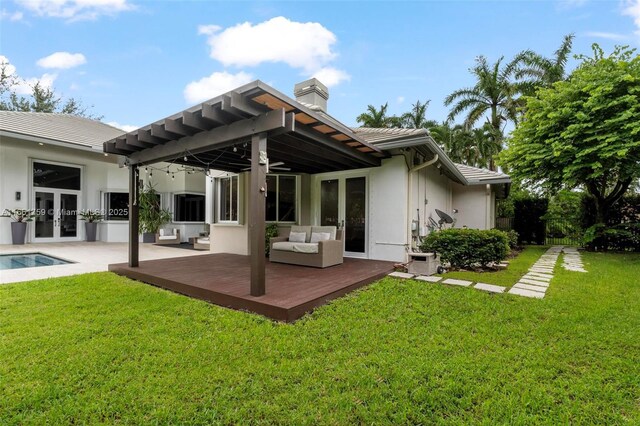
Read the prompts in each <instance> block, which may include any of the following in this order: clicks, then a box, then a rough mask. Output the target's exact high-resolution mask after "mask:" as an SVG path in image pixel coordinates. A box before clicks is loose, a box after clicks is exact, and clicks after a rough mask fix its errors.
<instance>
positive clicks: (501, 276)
mask: <svg viewBox="0 0 640 426" xmlns="http://www.w3.org/2000/svg"><path fill="white" fill-rule="evenodd" d="M548 249H549V247H542V246H528V247H525V249H524V250H523V251H522V252H521V253H520V254H519V255H518V257H516V258H514V259H509V267H508V268H507V269H503V270H500V271H496V272H467V271H451V272H447V273H446V274H441V275H439V276H443V277H446V278H457V279H461V280H469V281H473V282H479V283H486V284H496V285H501V286H505V287H511V286H513V285H514V284H515V283H517V282H518V280H519V279H520V278H521V277H522V276H523V275H524V274H526V273H527V270H528V269H529V268H530V267H531V265H533V264H534V263H535V262H536V260H538V259H539V258H540V256H541V255H542V254H544V252H546V251H547V250H548ZM560 263H561V262H558V263H557V264H556V267H559V266H560ZM556 270H557V269H556Z"/></svg>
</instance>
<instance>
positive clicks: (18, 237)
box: [11, 222, 27, 244]
mask: <svg viewBox="0 0 640 426" xmlns="http://www.w3.org/2000/svg"><path fill="white" fill-rule="evenodd" d="M26 236H27V222H11V240H12V242H13V244H24V239H25V237H26Z"/></svg>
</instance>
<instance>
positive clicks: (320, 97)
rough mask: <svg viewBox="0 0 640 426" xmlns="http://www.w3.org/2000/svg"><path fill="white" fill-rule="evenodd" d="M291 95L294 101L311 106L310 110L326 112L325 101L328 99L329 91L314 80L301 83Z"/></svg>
mask: <svg viewBox="0 0 640 426" xmlns="http://www.w3.org/2000/svg"><path fill="white" fill-rule="evenodd" d="M293 95H294V96H295V97H296V101H298V102H300V103H303V104H307V105H312V107H311V108H312V109H319V110H321V111H323V112H327V100H328V99H329V89H327V86H325V85H324V84H322V83H320V81H318V79H316V78H310V79H309V80H305V81H303V82H302V83H298V84H296V85H295V86H294V88H293Z"/></svg>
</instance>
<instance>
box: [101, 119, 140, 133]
mask: <svg viewBox="0 0 640 426" xmlns="http://www.w3.org/2000/svg"><path fill="white" fill-rule="evenodd" d="M107 124H108V125H109V126H113V127H115V128H117V129H120V130H124V131H125V132H133V131H134V130H138V129H139V128H140V126H133V125H131V124H120V123H118V122H117V121H109V122H107Z"/></svg>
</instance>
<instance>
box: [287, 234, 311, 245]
mask: <svg viewBox="0 0 640 426" xmlns="http://www.w3.org/2000/svg"><path fill="white" fill-rule="evenodd" d="M289 241H290V242H292V243H305V242H307V233H306V232H290V233H289Z"/></svg>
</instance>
